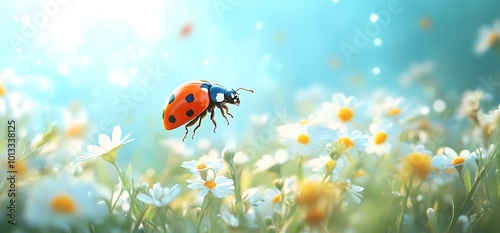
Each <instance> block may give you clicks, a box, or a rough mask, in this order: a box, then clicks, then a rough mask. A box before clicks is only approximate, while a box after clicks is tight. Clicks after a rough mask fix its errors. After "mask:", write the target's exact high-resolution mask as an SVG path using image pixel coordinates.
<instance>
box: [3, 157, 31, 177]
mask: <svg viewBox="0 0 500 233" xmlns="http://www.w3.org/2000/svg"><path fill="white" fill-rule="evenodd" d="M12 166H14V167H12ZM5 168H7V170H11V171H12V170H14V171H16V172H17V174H19V176H22V175H24V174H26V171H28V166H26V163H25V162H24V161H23V160H16V162H15V163H9V162H8V161H5Z"/></svg>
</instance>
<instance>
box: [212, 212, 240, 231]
mask: <svg viewBox="0 0 500 233" xmlns="http://www.w3.org/2000/svg"><path fill="white" fill-rule="evenodd" d="M217 216H218V217H219V218H220V219H221V220H222V221H223V222H225V223H226V224H227V225H229V226H230V227H233V228H237V227H238V226H239V225H240V223H239V221H238V219H237V218H236V217H235V216H234V215H233V214H231V213H230V212H229V211H224V212H222V214H218V215H217Z"/></svg>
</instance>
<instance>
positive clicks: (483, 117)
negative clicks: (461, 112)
mask: <svg viewBox="0 0 500 233" xmlns="http://www.w3.org/2000/svg"><path fill="white" fill-rule="evenodd" d="M478 119H479V123H480V124H481V128H483V129H484V130H486V132H487V133H488V134H491V133H492V132H493V131H494V130H495V129H496V128H497V127H498V124H500V104H499V105H498V108H497V109H494V110H490V111H489V112H488V113H480V114H479V116H478Z"/></svg>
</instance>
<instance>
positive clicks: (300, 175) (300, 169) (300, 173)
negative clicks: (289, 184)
mask: <svg viewBox="0 0 500 233" xmlns="http://www.w3.org/2000/svg"><path fill="white" fill-rule="evenodd" d="M302 161H303V159H302V155H301V156H299V171H298V175H297V177H298V180H299V192H300V188H301V187H302V179H303V177H304V174H303V173H304V171H303V170H302Z"/></svg>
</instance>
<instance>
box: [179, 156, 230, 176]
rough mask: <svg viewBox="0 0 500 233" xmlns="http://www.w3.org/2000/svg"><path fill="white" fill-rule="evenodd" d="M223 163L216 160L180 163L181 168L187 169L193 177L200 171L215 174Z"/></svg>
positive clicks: (220, 160)
mask: <svg viewBox="0 0 500 233" xmlns="http://www.w3.org/2000/svg"><path fill="white" fill-rule="evenodd" d="M222 166H224V163H223V162H222V159H218V160H216V161H196V160H191V161H185V162H182V165H181V167H183V168H187V169H189V171H191V173H192V174H193V175H198V174H199V173H200V172H202V171H207V170H213V171H215V172H217V171H218V170H219V169H220V168H221V167H222Z"/></svg>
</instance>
